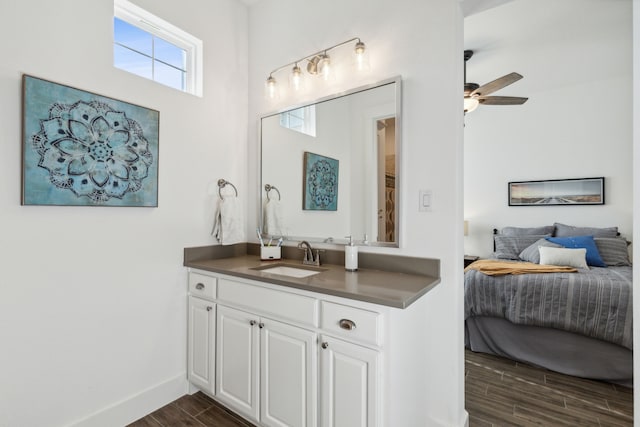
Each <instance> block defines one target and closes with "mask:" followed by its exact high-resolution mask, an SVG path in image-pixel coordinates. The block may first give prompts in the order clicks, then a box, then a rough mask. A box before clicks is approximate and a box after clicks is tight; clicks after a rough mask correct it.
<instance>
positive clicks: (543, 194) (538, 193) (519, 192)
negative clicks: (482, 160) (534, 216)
mask: <svg viewBox="0 0 640 427" xmlns="http://www.w3.org/2000/svg"><path fill="white" fill-rule="evenodd" d="M552 205H563V206H570V205H604V177H599V178H575V179H550V180H545V181H518V182H510V183H509V206H552Z"/></svg>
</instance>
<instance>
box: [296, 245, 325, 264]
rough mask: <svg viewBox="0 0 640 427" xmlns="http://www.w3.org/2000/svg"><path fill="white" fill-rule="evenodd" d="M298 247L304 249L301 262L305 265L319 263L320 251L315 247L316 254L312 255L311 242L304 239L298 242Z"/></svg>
mask: <svg viewBox="0 0 640 427" xmlns="http://www.w3.org/2000/svg"><path fill="white" fill-rule="evenodd" d="M298 249H300V250H303V251H304V258H303V259H302V264H305V265H320V251H319V250H318V249H316V256H315V258H314V256H313V249H311V244H309V242H307V241H306V240H303V241H302V242H300V243H298Z"/></svg>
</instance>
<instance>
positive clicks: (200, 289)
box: [189, 273, 217, 299]
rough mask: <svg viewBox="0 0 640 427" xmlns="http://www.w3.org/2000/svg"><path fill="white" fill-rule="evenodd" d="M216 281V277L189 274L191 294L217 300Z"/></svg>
mask: <svg viewBox="0 0 640 427" xmlns="http://www.w3.org/2000/svg"><path fill="white" fill-rule="evenodd" d="M216 281H217V279H216V278H215V277H211V276H206V275H204V274H199V273H189V293H190V294H191V295H193V296H198V297H200V298H207V299H215V298H216Z"/></svg>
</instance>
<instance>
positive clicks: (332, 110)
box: [259, 77, 402, 247]
mask: <svg viewBox="0 0 640 427" xmlns="http://www.w3.org/2000/svg"><path fill="white" fill-rule="evenodd" d="M401 104H402V102H401V78H400V77H395V78H391V79H387V80H384V81H381V82H378V83H376V84H373V85H369V86H364V87H360V88H357V89H354V90H351V91H348V92H346V93H341V94H338V95H334V96H331V97H327V98H324V99H321V100H318V101H316V102H312V103H310V104H307V105H299V106H295V107H292V108H287V109H285V110H283V111H279V112H277V113H273V114H268V115H266V116H263V117H262V118H261V127H260V131H261V135H260V136H261V138H260V139H261V184H260V188H261V190H262V191H261V192H260V194H261V196H260V204H259V206H261V207H262V215H261V221H262V230H263V232H264V233H266V234H267V235H269V236H270V237H274V238H279V237H281V236H282V237H284V238H285V239H286V240H307V241H310V242H323V243H336V244H344V243H346V242H347V239H346V238H345V236H349V235H351V236H353V237H354V240H355V241H356V243H357V244H362V242H363V241H364V242H365V244H368V245H372V246H390V247H398V246H399V242H398V229H399V218H400V210H399V207H400V203H399V200H398V195H399V193H400V192H399V175H400V170H401V169H400V164H399V163H400V148H401V139H400V129H401V116H400V109H401ZM267 188H269V189H271V188H277V189H278V193H277V194H276V197H272V196H273V191H271V193H272V194H271V197H269V196H270V195H269V190H266V189H267Z"/></svg>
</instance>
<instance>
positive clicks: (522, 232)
mask: <svg viewBox="0 0 640 427" xmlns="http://www.w3.org/2000/svg"><path fill="white" fill-rule="evenodd" d="M553 230H554V227H553V225H545V226H543V227H505V228H503V229H502V231H501V232H500V234H501V235H503V236H530V235H538V236H541V235H543V234H549V235H553Z"/></svg>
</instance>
